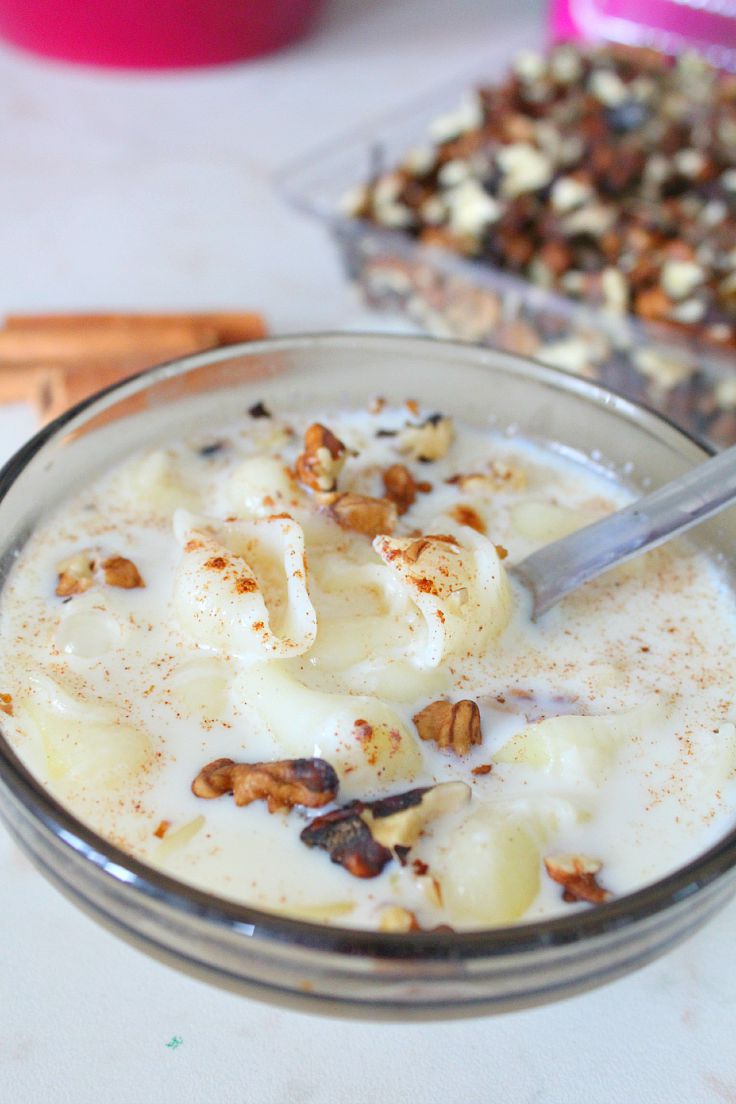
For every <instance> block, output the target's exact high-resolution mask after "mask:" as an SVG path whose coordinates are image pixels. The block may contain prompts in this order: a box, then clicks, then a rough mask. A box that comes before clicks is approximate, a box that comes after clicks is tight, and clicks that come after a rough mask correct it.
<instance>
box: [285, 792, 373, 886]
mask: <svg viewBox="0 0 736 1104" xmlns="http://www.w3.org/2000/svg"><path fill="white" fill-rule="evenodd" d="M364 807H365V806H364V805H363V803H362V802H360V801H353V802H351V804H350V805H345V806H344V807H343V808H342V809H335V810H334V811H333V812H331V813H325V814H324V815H323V816H319V817H315V819H314V820H313V821H311V822H310V823H309V824H308V825H307V827H306V828H305V829H304V831H303V832H302V833H301V835H300V837H299V838H300V839H301V841H302V843H305V844H306V845H307V847H320V848H322V850H323V851H327V852H328V854H329V856H330V859H331V860H332V862H333V863H337V864H338V865H339V866H344V867H345V869H346V870H347V872H348V873H349V874H352V875H353V877H355V878H375V877H377V876H378V875H379V874H380V873H381V871H382V870H383V868H384V866H385V865H386V863H389V862H391V859H392V858H393V855H392V854H391V852H390V851H389V850H388V848H387V847H384V846H383V845H382V844H380V843H377V842H376V841H375V840H374V838H373V836H372V835H371V830H370V828H369V827H368V825H367V824H366V823H365V821H364V820H363V818H362V817H361V815H360V814H361V811H362V810H363V808H364Z"/></svg>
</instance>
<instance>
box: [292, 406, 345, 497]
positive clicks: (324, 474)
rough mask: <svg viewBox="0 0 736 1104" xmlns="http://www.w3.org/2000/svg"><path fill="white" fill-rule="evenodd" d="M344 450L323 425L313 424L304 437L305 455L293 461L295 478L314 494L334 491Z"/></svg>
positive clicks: (341, 444) (343, 460) (338, 440)
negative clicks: (315, 492) (294, 462)
mask: <svg viewBox="0 0 736 1104" xmlns="http://www.w3.org/2000/svg"><path fill="white" fill-rule="evenodd" d="M346 456H347V449H346V448H345V445H344V444H343V443H342V441H341V440H340V439H339V437H336V436H335V434H334V433H333V432H332V431H331V430H329V429H327V427H326V426H323V425H321V424H320V423H319V422H315V423H314V424H313V425H311V426H310V427H309V429H308V430H307V431H306V433H305V434H304V452H302V453H300V454H299V456H298V457H297V460H296V477H297V479H298V480H299V482H300V483H303V484H304V485H305V486H306V487H311V489H312V490H313V491H334V490H335V488H336V487H337V477H338V475H339V474H340V472H341V471H342V469H343V466H344V464H345V459H346Z"/></svg>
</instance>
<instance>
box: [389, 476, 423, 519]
mask: <svg viewBox="0 0 736 1104" xmlns="http://www.w3.org/2000/svg"><path fill="white" fill-rule="evenodd" d="M383 486H384V488H385V490H386V498H388V499H389V500H390V501H391V502H393V503H395V505H396V509H397V510H398V512H399V513H400V514H405V513H406V511H407V510H408V509H409V507H410V506H411V505H412V504H413V503H414V501H415V499H416V497H417V491H418V489H419V488H418V486H417V483H416V481H415V479H414V476H413V475H412V474H411V472H410V471H409V469H408V468H406V467H404V465H403V464H392V465H391V467H390V468H386V471H385V472H384V473H383Z"/></svg>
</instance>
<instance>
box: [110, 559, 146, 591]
mask: <svg viewBox="0 0 736 1104" xmlns="http://www.w3.org/2000/svg"><path fill="white" fill-rule="evenodd" d="M100 567H101V569H102V572H103V574H104V576H105V582H106V583H107V585H108V586H114V587H121V588H122V589H123V590H134V589H135V588H136V587H144V586H145V585H146V584H145V583H144V582H143V579H142V578H141V575H140V572H139V571H138V568H137V567H136V566H135V564H134V563H133V561H132V560H126V559H125V557H124V556H110V557H108V559H106V560H103V562H102V563H101V564H100Z"/></svg>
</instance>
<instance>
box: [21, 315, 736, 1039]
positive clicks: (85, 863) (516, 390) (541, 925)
mask: <svg viewBox="0 0 736 1104" xmlns="http://www.w3.org/2000/svg"><path fill="white" fill-rule="evenodd" d="M377 394H381V395H385V396H386V397H387V398H388V399H390V400H393V401H396V402H402V401H403V400H404V399H406V398H407V397H414V398H418V399H420V400H421V402H422V404H423V405H425V406H427V407H429V408H430V409H437V410H442V411H443V412H446V413H449V414H453V415H455V416H457V417H462V418H465V419H468V420H470V421H472V422H475V423H482V424H495V425H497V426H498V427H500V428H503V429H505V430H506V431H507V432H510V433H512V432H514V431H515V430H516V429H517V428H518V429H519V430H520V431H521V432H523V433H525V434H527V435H530V436H532V437H536V438H540V439H545V440H547V441H552V442H555V443H556V444H557V445H558V446H560V447H563V448H565V449H571V450H574V451H575V452H577V453H578V454H583V455H587V456H589V457H591V458H593V459H594V460H595V461H596V462H597V463H601V462H604V463H605V464H607V465H609V466H610V467H611V468H612V469H614V470H616V471H618V472H620V473H624V472H625V473H630V478H631V479H632V481H633V483H634V484H635V485H637V486H639V487H642V488H644V487H655V486H657V485H659V484H661V483H663V482H665V481H666V480H667V479H671V478H673V477H674V476H676V475H677V474H678V473H680V472H683V471H685V470H686V469H687V468H688V467H690V466H692V465H693V464H695V463H697V462H699V461H700V460H702V459H703V458H704V457H705V456H706V455H707V453H706V450H705V449H704V447H703V446H702V445H700V444H698V443H697V442H695V441H694V440H692V439H691V438H689V437H687V436H686V435H685V434H684V433H683V432H681V431H680V430H678V429H677V428H676V427H675V426H674V425H671V424H670V423H668V422H667V421H665V420H664V419H662V418H661V417H659V416H656V415H654V414H652V413H651V412H649V411H647V410H645V409H643V408H642V407H639V406H637V405H635V404H634V403H632V402H630V401H628V400H626V399H624V398H622V397H620V396H618V395H615V394H613V393H612V392H609V391H606V390H604V389H603V388H601V387H600V386H598V385H596V384H594V383H591V382H590V381H586V380H583V379H580V378H578V377H574V376H570V375H565V374H563V373H561V372H558V371H556V370H555V369H550V368H545V367H543V366H541V365H539V364H535V363H532V362H530V361H525V360H522V359H520V358H518V357H514V356H512V355H510V354H507V353H502V352H499V351H496V350H491V349H483V348H479V347H475V346H470V345H460V344H453V343H450V342H443V341H435V340H431V339H423V338H397V337H381V336H364V335H352V334H345V335H316V336H306V337H288V338H281V339H274V340H271V341H263V342H254V343H251V344H248V345H242V346H231V347H229V348H226V349H219V350H217V351H213V352H208V353H201V354H198V355H196V356H192V357H188V358H186V359H184V360H180V361H177V362H174V363H172V364H167V365H163V366H162V367H160V368H156V369H153V370H152V371H149V372H145V373H143V374H142V375H140V376H137V377H135V378H134V379H132V380H128V381H127V382H124V383H122V384H118V385H116V386H114V387H112V388H110V389H108V390H107V391H104V392H102V393H100V394H99V395H97V396H95V397H93V398H92V399H90V400H88V401H87V402H85V403H83V404H81V405H80V406H78V407H76V408H75V409H73V410H71V411H69V412H68V413H66V414H64V415H63V416H62V417H61V418H59V419H58V420H57V421H56V422H54V423H52V424H51V425H49V426H47V427H46V428H45V429H44V430H42V431H41V433H39V434H38V435H37V436H36V437H35V438H34V439H33V440H32V441H30V442H29V443H28V444H27V445H26V446H25V447H24V448H22V449H21V450H20V452H18V453H17V454H16V456H15V457H14V458H13V459H12V460H11V461H10V462H9V463H8V464H7V465H6V467H5V468H4V469H3V471H2V472H1V473H0V534H1V536H0V586H2V585H3V583H4V581H5V579H6V578H7V573H8V571H9V569H10V567H11V566H12V563H13V561H14V559H15V557H16V556H17V554H18V551H19V550H20V549H21V548H22V547H23V544H24V542H25V541H26V539H27V537H28V534H29V533H30V531H31V530H32V529H33V527H34V526H35V525H36V523H37V522H38V520H39V518H41V517H43V515H44V514H45V513H46V512H47V511H48V510H50V509H52V508H55V507H56V506H57V505H58V503H59V502H60V501H62V500H63V499H64V498H65V496H67V495H68V494H70V493H71V492H72V491H74V490H75V489H78V487H79V486H80V485H82V484H83V483H84V481H85V480H88V479H89V478H91V477H92V476H93V475H94V473H95V472H97V471H99V470H101V469H103V468H105V467H107V466H108V465H110V464H113V463H114V462H116V461H117V460H119V459H120V458H121V457H122V456H124V455H125V454H126V453H127V452H129V451H130V450H132V449H137V448H140V447H143V446H145V445H150V444H153V443H160V442H162V441H164V440H166V439H171V438H172V437H176V436H179V435H181V434H187V433H190V432H191V431H193V430H194V429H195V428H196V427H199V428H201V426H202V425H206V424H210V425H211V424H217V422H218V421H222V422H225V421H227V420H228V419H230V418H232V415H233V411H234V410H239V409H243V410H244V409H245V408H246V407H248V406H250V405H252V403H253V402H255V401H257V400H263V401H265V402H266V403H267V404H269V405H270V404H271V403H272V404H273V405H274V406H281V407H282V408H283V407H287V406H288V407H292V408H293V407H295V406H296V407H298V406H299V405H301V404H306V403H309V405H313V406H317V407H318V406H319V405H320V404H321V403H323V402H324V403H325V404H328V403H329V404H330V405H333V406H334V405H335V404H358V403H359V404H364V403H366V402H367V401H368V400H369V398H371V397H373V396H375V395H377ZM735 538H736V519H734V517H733V512H729V513H726V514H725V515H721V517H720V518H719V519H717V520H716V521H714V522H711V523H709V524H708V525H706V526H703V527H701V528H700V529H698V530H697V531H696V538H695V539H696V540H697V542H698V543H700V544H704V545H706V546H707V547H709V548H711V549H714V550H716V551H718V552H720V553H722V554H723V556H724V559H725V561H726V563H727V564H729V563H733V561H734V555H733V552H732V549H733V548H734V547H736V541H735ZM0 815H1V816H2V819H3V821H4V822H5V824H6V826H7V828H8V829H9V831H10V833H11V835H12V836H13V837H14V839H15V840H16V841H17V842H18V844H19V845H20V846H21V848H22V849H23V850H24V851H25V852H26V854H27V855H29V857H30V858H31V859H32V860H33V861H34V862H35V864H36V865H37V867H38V868H39V869H40V870H41V871H42V873H43V874H44V875H45V876H46V877H47V878H48V879H49V881H51V882H52V884H54V885H55V886H56V887H57V888H59V889H60V890H62V891H63V892H64V893H65V894H66V895H67V896H68V897H69V898H70V899H71V900H72V901H74V903H75V904H77V905H79V906H80V907H82V908H83V909H85V910H86V911H87V912H88V913H90V914H91V915H92V916H93V917H94V918H95V919H97V920H98V921H100V922H102V923H103V924H105V925H106V926H107V927H108V928H110V929H111V930H112V931H114V932H115V933H116V934H117V935H119V936H122V937H124V938H126V939H127V940H129V941H130V942H132V943H133V944H134V945H136V946H137V947H139V948H140V949H143V950H145V951H148V952H149V953H151V954H153V955H155V956H156V957H157V958H159V959H160V960H162V961H164V962H166V963H168V964H169V965H173V966H176V967H178V968H180V969H184V970H186V971H188V972H191V973H193V974H195V975H197V976H199V977H201V978H204V979H206V980H208V981H210V982H216V983H219V984H221V985H224V986H227V987H229V988H231V989H235V990H237V991H238V992H241V993H244V994H246V995H249V996H254V997H260V998H263V999H269V1000H272V1001H277V1002H279V1003H285V1004H288V1005H290V1006H296V1007H301V1008H302V1009H308V1010H311V1011H322V1012H328V1013H333V1014H334V1013H339V1014H344V1015H353V1016H364V1017H370V1018H384V1019H390V1018H396V1019H400V1020H402V1021H406V1020H408V1019H429V1018H442V1017H449V1016H459V1015H475V1014H480V1013H489V1012H496V1011H503V1010H508V1009H515V1008H522V1007H525V1006H529V1005H535V1004H540V1003H543V1002H545V1001H550V1000H553V999H555V998H559V997H563V996H568V995H571V994H573V993H575V992H579V991H582V990H585V989H588V988H591V987H593V986H595V985H598V984H600V983H602V982H605V981H609V980H611V979H613V978H615V977H618V976H620V975H622V974H624V973H626V972H627V971H629V970H632V969H634V968H636V967H638V966H641V965H643V964H644V963H646V962H648V961H650V960H651V959H653V958H654V957H656V956H657V955H659V954H661V953H662V952H664V951H666V950H667V949H668V948H670V947H672V946H673V945H675V944H676V943H678V942H679V941H680V940H682V939H684V938H685V937H686V936H688V935H690V934H691V933H692V932H694V931H695V930H696V929H697V928H699V927H700V926H701V925H702V924H703V923H704V922H705V921H706V920H707V919H708V918H709V917H710V916H711V915H712V914H713V913H714V912H715V911H716V910H717V909H719V908H720V907H722V906H723V905H724V904H725V903H726V902H727V901H728V899H729V898H730V897H731V896H732V895H733V894H734V892H735V891H736V830H734V831H733V832H731V833H730V834H729V835H728V836H726V837H725V838H724V839H722V840H721V842H720V843H718V844H717V845H716V846H715V847H712V848H711V849H710V850H709V851H707V852H706V853H705V854H703V855H701V856H700V857H699V858H698V859H697V860H696V861H694V862H691V863H689V864H688V865H687V866H684V867H682V868H681V869H679V870H677V871H676V872H675V873H673V874H671V875H669V876H667V877H666V878H663V879H661V880H660V881H658V882H656V883H654V884H652V885H650V886H647V887H646V888H644V889H642V890H639V891H637V892H636V893H632V894H629V895H626V896H624V897H620V898H618V899H615V900H612V901H610V902H608V903H606V904H604V905H601V906H599V907H597V908H595V909H589V910H587V911H577V910H576V911H574V912H571V913H570V915H569V916H562V917H559V918H556V919H551V920H545V921H535V922H533V923H525V924H519V925H516V926H513V927H507V928H497V929H493V930H489V931H474V932H461V933H448V932H441V933H429V932H427V933H416V934H414V933H411V934H387V933H374V932H364V931H355V930H352V929H346V928H339V927H326V926H322V925H317V924H313V923H307V922H304V921H300V920H293V919H288V918H285V917H281V916H275V915H271V914H269V913H266V912H262V911H258V910H257V909H253V908H249V907H247V906H245V905H239V904H234V903H232V902H230V901H227V900H224V899H221V898H218V897H215V896H212V895H210V894H207V893H204V892H201V891H199V890H196V889H192V888H190V887H188V886H186V885H184V884H183V883H181V882H178V881H176V880H174V879H172V878H170V877H167V876H166V875H164V874H161V873H160V872H159V871H157V870H155V869H153V868H152V867H149V866H146V865H144V864H143V863H141V862H139V861H137V860H136V859H133V858H131V857H130V856H129V855H127V854H125V853H124V852H123V851H121V850H119V849H118V848H116V847H114V846H113V845H112V844H111V843H108V842H107V841H106V840H104V839H103V838H102V837H100V836H98V835H97V834H96V833H94V832H92V831H91V830H90V829H88V828H86V827H85V826H84V825H83V824H82V823H81V822H80V821H79V820H77V819H76V818H75V817H74V815H73V814H72V813H70V812H69V811H68V810H67V809H65V808H64V807H62V805H61V804H59V803H58V802H57V801H56V800H55V799H54V798H53V797H52V796H50V794H49V793H47V792H46V791H45V790H44V789H43V787H42V786H41V785H40V784H39V783H38V782H37V781H36V780H35V779H34V777H33V776H32V775H31V774H30V773H29V772H28V771H27V770H26V769H25V768H24V766H23V764H22V763H21V762H20V760H19V759H18V757H17V756H16V755H15V754H14V752H13V751H12V749H11V747H10V746H9V744H8V743H7V742H6V741H5V740H4V739H3V738H2V737H0Z"/></svg>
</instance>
